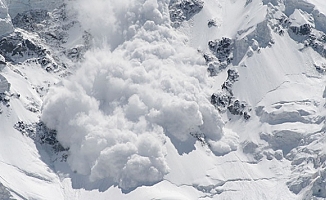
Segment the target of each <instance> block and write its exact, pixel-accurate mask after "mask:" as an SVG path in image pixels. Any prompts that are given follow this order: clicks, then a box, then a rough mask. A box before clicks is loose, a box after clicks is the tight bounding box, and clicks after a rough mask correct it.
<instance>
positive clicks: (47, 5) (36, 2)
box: [6, 0, 63, 18]
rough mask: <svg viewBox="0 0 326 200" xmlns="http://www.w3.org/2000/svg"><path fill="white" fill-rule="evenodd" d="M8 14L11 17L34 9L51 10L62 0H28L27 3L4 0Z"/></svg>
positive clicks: (17, 0)
mask: <svg viewBox="0 0 326 200" xmlns="http://www.w3.org/2000/svg"><path fill="white" fill-rule="evenodd" d="M6 2H7V5H8V9H9V15H10V16H11V18H14V17H16V15H17V14H18V13H24V12H25V11H29V10H35V9H47V10H53V9H54V8H56V7H58V6H59V5H60V4H62V3H63V1H62V0H29V1H28V3H26V1H24V0H6Z"/></svg>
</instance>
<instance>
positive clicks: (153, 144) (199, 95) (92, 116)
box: [42, 0, 238, 190]
mask: <svg viewBox="0 0 326 200" xmlns="http://www.w3.org/2000/svg"><path fill="white" fill-rule="evenodd" d="M75 4H76V5H74V6H75V7H76V8H77V9H78V11H79V13H82V15H80V21H81V22H82V25H83V26H84V28H85V29H87V30H89V32H90V33H91V34H92V35H93V37H94V47H93V48H92V49H91V50H89V51H88V52H87V53H86V55H85V59H84V61H83V62H82V63H81V66H80V69H79V70H78V71H77V73H76V74H75V75H73V76H71V77H70V78H69V79H68V80H64V81H62V83H61V84H59V85H58V86H57V87H55V88H53V89H52V90H51V91H50V92H49V94H48V95H47V97H46V98H45V100H44V104H43V114H42V121H44V122H45V123H46V125H47V126H48V127H49V128H51V129H55V130H57V132H58V135H57V139H58V141H59V142H60V143H61V144H62V145H63V146H64V147H69V148H70V150H69V151H70V155H69V157H68V163H69V165H70V167H71V169H72V170H74V171H76V172H77V173H80V174H83V175H88V176H89V178H90V180H91V181H96V180H100V179H104V178H108V179H110V180H112V181H114V182H115V183H116V184H118V185H119V187H121V188H122V189H126V190H129V189H133V188H135V187H138V186H141V185H151V184H155V183H157V182H159V181H161V180H162V179H163V177H164V175H166V174H167V173H169V166H168V163H167V161H166V159H165V156H166V152H167V151H166V147H165V141H166V140H169V139H171V140H174V141H178V143H181V144H182V145H184V146H187V145H192V146H193V145H194V138H193V136H192V135H191V134H190V133H194V134H196V133H200V134H205V136H206V138H205V140H206V142H207V143H208V144H209V146H210V148H211V150H212V151H213V152H214V153H215V154H216V155H223V154H225V153H228V152H230V151H233V150H235V149H236V146H237V141H238V136H237V135H236V134H233V133H228V134H224V131H223V126H224V124H223V122H222V120H221V117H220V115H219V113H218V111H217V110H216V109H215V108H214V106H213V105H211V103H210V101H209V98H210V93H209V92H208V91H207V88H206V87H207V81H208V75H207V70H206V66H205V62H204V60H203V58H202V56H201V55H200V54H199V53H198V52H197V50H196V49H193V48H190V47H187V46H186V41H187V37H185V36H184V35H182V34H181V33H178V32H177V31H176V30H175V29H173V28H172V27H171V26H170V20H169V11H168V1H167V0H161V1H156V0H141V1H128V0H120V1H113V0H110V1H103V0H98V1H92V3H91V4H92V5H91V6H90V5H89V4H90V3H89V1H85V0H80V1H77V2H75ZM103 41H105V44H103Z"/></svg>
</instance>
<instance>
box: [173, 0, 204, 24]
mask: <svg viewBox="0 0 326 200" xmlns="http://www.w3.org/2000/svg"><path fill="white" fill-rule="evenodd" d="M203 7H204V2H203V1H201V0H171V1H170V5H169V10H170V19H171V22H172V25H173V26H174V27H178V26H180V24H181V23H182V22H183V21H185V20H189V19H190V18H192V17H193V16H194V15H196V14H197V13H199V12H200V11H201V9H202V8H203Z"/></svg>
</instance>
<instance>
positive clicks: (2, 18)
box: [0, 1, 14, 37]
mask: <svg viewBox="0 0 326 200" xmlns="http://www.w3.org/2000/svg"><path fill="white" fill-rule="evenodd" d="M13 31H14V28H13V25H12V23H11V18H10V16H9V14H8V8H7V6H6V4H5V2H3V1H0V37H1V36H4V35H7V34H9V33H12V32H13Z"/></svg>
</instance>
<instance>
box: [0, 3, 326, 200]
mask: <svg viewBox="0 0 326 200" xmlns="http://www.w3.org/2000/svg"><path fill="white" fill-rule="evenodd" d="M283 2H284V4H283ZM0 3H2V4H0V5H3V6H2V8H3V9H4V11H5V12H6V13H5V12H3V13H5V14H4V15H3V17H2V15H1V16H0V20H1V19H2V18H3V19H8V20H9V21H10V17H9V15H8V11H7V7H6V6H7V5H8V7H9V14H10V16H11V17H13V16H15V15H16V14H17V13H20V12H24V11H27V10H29V9H39V8H42V9H47V10H49V11H51V10H53V9H54V8H55V7H56V6H58V5H59V4H60V3H61V1H60V2H59V1H50V0H47V1H45V0H42V1H36V0H35V1H34V0H33V1H29V3H28V4H25V2H24V1H21V0H7V4H5V3H3V2H1V1H0ZM66 3H67V4H68V5H69V6H70V7H69V8H73V9H74V11H75V12H77V13H78V15H77V18H76V19H72V20H77V21H79V22H80V24H81V27H78V28H75V29H69V30H68V31H70V32H68V36H69V38H68V42H67V43H66V44H64V45H65V47H66V48H67V49H68V48H71V47H74V46H76V44H77V43H78V42H80V41H81V39H80V38H81V36H80V35H81V33H77V32H78V31H80V30H85V31H87V32H88V33H90V34H91V35H92V46H91V47H90V48H89V49H88V50H87V52H86V53H85V55H84V58H83V59H81V60H80V61H78V62H77V63H75V65H76V66H68V67H71V68H72V69H71V71H72V72H73V74H72V75H71V76H68V77H66V76H63V74H65V73H64V72H63V73H61V72H57V73H55V72H50V73H49V72H47V71H46V70H44V69H42V68H41V67H40V65H39V64H37V63H33V62H23V63H19V64H16V65H14V64H12V63H10V62H7V65H3V66H2V67H1V71H0V93H1V94H3V95H4V96H5V97H6V99H9V100H10V101H9V103H6V102H5V101H3V102H1V104H0V121H1V124H0V136H1V140H0V169H1V170H0V199H1V198H2V197H3V198H6V199H10V198H14V199H76V200H77V199H78V200H79V199H85V200H86V199H87V200H88V199H166V200H167V199H169V200H170V199H178V200H180V199H185V200H186V199H187V200H188V199H275V200H276V199H323V198H326V184H325V178H326V174H325V170H326V167H325V160H326V159H325V158H326V148H325V143H326V140H325V131H326V125H325V115H326V109H325V105H326V104H325V103H326V102H325V100H326V78H325V70H324V71H322V70H320V71H319V72H318V71H317V70H316V66H321V68H322V69H323V68H325V65H326V64H325V63H326V60H325V57H323V56H321V55H320V54H319V53H318V52H316V51H315V50H314V49H313V48H311V47H306V48H305V47H304V44H302V43H300V42H299V41H300V39H301V38H300V37H303V36H298V38H299V39H298V41H296V40H295V39H297V38H296V37H293V36H292V35H291V34H292V33H291V32H290V30H289V31H287V30H286V31H285V32H284V34H279V33H278V32H277V31H275V27H274V26H275V23H277V20H276V18H280V16H286V15H288V17H289V19H290V21H291V22H292V23H293V24H292V25H294V26H301V25H303V24H306V23H309V24H310V25H311V26H312V27H313V28H316V30H314V31H323V30H326V26H323V25H324V24H326V20H324V18H323V17H324V16H325V15H324V14H323V13H325V10H324V9H325V5H324V1H323V0H299V1H293V0H286V1H275V0H252V1H244V0H205V1H204V8H203V9H202V10H201V11H200V12H199V13H198V14H196V15H194V16H193V17H192V18H191V19H190V20H189V21H184V22H182V24H181V26H180V27H179V28H173V27H171V25H170V19H169V17H170V16H169V8H168V6H169V0H140V1H130V0H120V1H116V0H108V1H102V0H96V1H87V0H76V1H66ZM302 5H303V6H302ZM306 5H309V6H306ZM311 7H312V8H313V9H310V8H311ZM293 8H294V9H293ZM283 13H285V14H283ZM316 13H317V14H318V16H320V18H318V19H317V14H316ZM70 16H72V17H73V16H74V15H70ZM211 19H213V20H214V21H215V22H216V24H215V26H213V27H210V28H209V27H208V26H207V22H208V21H209V20H211ZM325 19H326V18H325ZM9 21H8V22H9ZM10 23H11V22H10ZM0 26H1V21H0ZM273 27H274V28H273ZM0 30H2V29H0ZM3 30H5V29H3ZM284 30H285V28H284ZM16 31H22V30H20V29H16ZM0 33H1V32H0ZM8 33H9V32H8ZM314 33H315V32H314ZM0 35H1V34H0ZM24 36H25V37H29V39H31V40H33V41H34V40H35V41H36V40H37V41H39V42H45V41H43V40H39V39H37V34H36V33H28V32H24ZM222 37H229V38H232V39H234V40H236V43H235V48H237V51H238V52H237V53H235V54H234V55H233V56H234V60H233V62H232V63H231V64H230V65H229V66H228V67H227V69H224V70H221V72H219V73H218V74H217V75H216V76H209V73H208V72H207V65H206V63H205V60H204V58H203V57H202V53H207V52H209V48H208V45H207V43H208V41H209V40H215V39H221V38H222ZM75 38H76V39H75ZM44 45H45V46H46V44H44ZM51 50H52V51H53V52H54V53H55V55H60V56H64V55H62V54H60V51H61V50H60V49H55V48H51ZM59 59H60V58H59ZM65 59H66V58H65ZM0 60H1V61H5V60H4V58H2V57H1V59H0ZM75 68H77V70H74V69H75ZM228 69H235V70H237V72H238V73H239V80H238V81H236V82H235V83H234V84H233V86H232V91H233V95H234V97H235V98H237V99H240V100H241V101H245V102H246V103H247V104H248V107H249V108H250V110H251V111H250V115H251V118H250V119H249V120H244V119H243V117H241V116H236V115H232V114H230V112H229V111H226V112H224V113H223V112H219V111H218V110H217V109H216V108H215V107H214V106H213V105H212V104H211V102H210V97H211V95H212V94H213V93H216V92H218V91H220V90H221V85H222V84H223V82H224V81H225V80H226V76H227V75H226V71H227V70H228ZM69 70H70V69H67V72H70V71H69ZM48 88H50V89H49V91H48V92H47V89H48ZM40 90H42V91H43V92H40ZM44 93H46V96H45V97H43V94H44ZM18 94H19V95H18ZM0 98H2V97H1V96H0ZM40 120H41V121H43V122H44V123H45V124H46V126H47V127H48V128H50V129H55V130H56V131H57V140H58V141H59V142H60V143H61V144H62V145H63V147H65V148H69V150H68V157H67V161H66V162H61V161H60V153H59V154H58V155H56V154H55V153H53V152H51V150H49V149H48V148H47V147H46V146H45V145H43V144H40V143H38V142H37V141H35V140H33V137H28V135H27V134H26V133H24V134H22V133H21V132H19V131H17V130H16V129H14V128H13V127H14V125H15V124H16V123H17V122H19V121H23V122H24V123H25V124H33V123H34V124H35V123H37V122H39V121H40ZM194 136H195V137H194ZM196 136H197V138H196ZM9 194H10V196H9Z"/></svg>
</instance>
